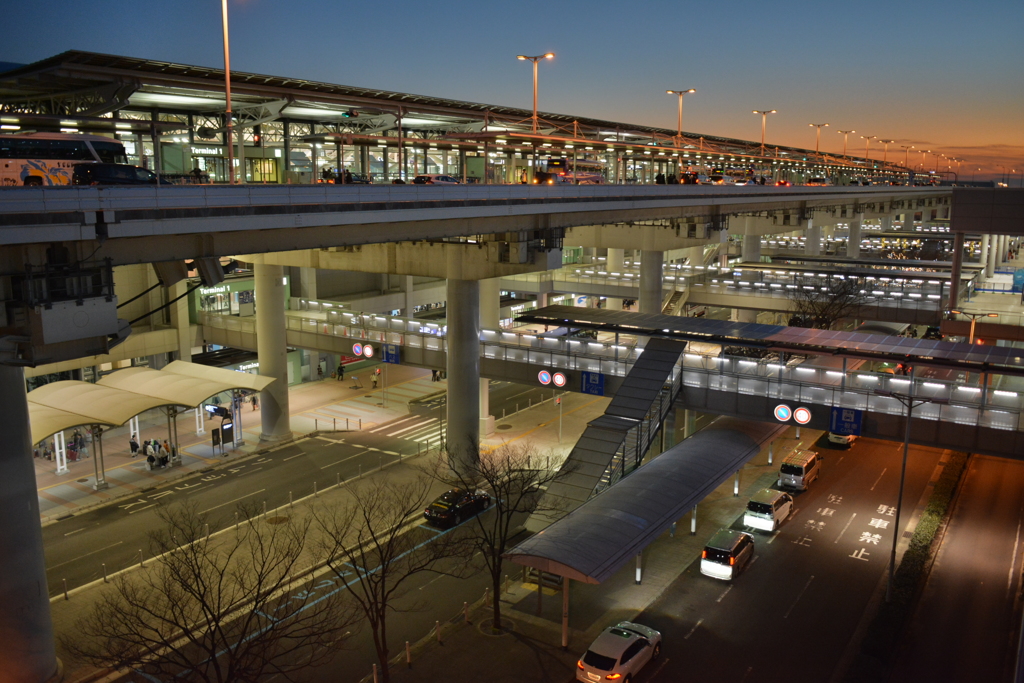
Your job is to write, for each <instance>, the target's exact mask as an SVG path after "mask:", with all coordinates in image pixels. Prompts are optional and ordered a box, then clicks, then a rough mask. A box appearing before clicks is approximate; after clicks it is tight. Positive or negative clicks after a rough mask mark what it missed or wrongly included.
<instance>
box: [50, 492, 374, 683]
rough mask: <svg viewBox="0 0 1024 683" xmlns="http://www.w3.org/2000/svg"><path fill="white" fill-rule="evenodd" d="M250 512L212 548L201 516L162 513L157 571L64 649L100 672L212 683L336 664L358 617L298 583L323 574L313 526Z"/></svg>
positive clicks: (124, 587)
mask: <svg viewBox="0 0 1024 683" xmlns="http://www.w3.org/2000/svg"><path fill="white" fill-rule="evenodd" d="M240 512H241V515H242V521H241V522H240V523H239V524H238V525H237V528H236V529H235V530H227V531H224V532H222V533H220V534H217V535H214V536H212V537H211V536H210V535H209V529H208V527H207V522H206V517H205V516H204V515H203V514H201V513H199V512H198V510H197V506H196V505H195V504H186V505H183V506H180V507H173V508H167V509H164V510H163V511H161V512H160V513H158V514H159V515H160V518H161V520H162V521H163V522H164V525H165V528H164V529H163V530H161V531H158V532H156V533H153V534H151V536H150V538H151V546H152V549H153V551H154V552H155V554H156V558H155V559H154V560H153V561H152V564H150V565H148V566H147V567H146V568H145V569H140V570H138V571H133V572H128V573H125V574H122V575H120V576H118V577H117V578H116V579H114V581H113V586H112V588H111V589H110V590H109V591H108V592H106V593H105V594H104V595H103V597H102V598H101V600H100V602H99V603H98V604H97V605H96V606H95V607H94V608H93V610H92V611H91V613H89V614H88V615H87V616H85V617H84V618H82V619H81V620H79V622H78V625H77V628H76V629H75V630H74V632H73V635H71V634H69V635H67V636H64V637H62V639H61V640H62V645H63V646H64V647H65V648H66V649H67V650H68V651H70V652H71V653H72V654H73V655H76V656H78V657H81V658H82V659H84V660H85V661H87V662H89V663H91V664H93V665H95V666H100V667H110V668H113V669H119V670H120V669H138V670H141V671H145V672H147V673H149V674H152V675H153V676H155V677H156V678H159V679H161V680H182V681H202V682H203V683H235V682H239V683H250V682H251V683H256V681H260V680H264V679H265V677H266V676H270V675H273V674H278V675H281V676H283V677H284V678H286V679H291V675H292V674H293V673H294V672H296V671H298V670H300V669H302V668H304V667H308V666H315V665H318V664H321V663H324V662H326V661H327V660H328V659H329V658H330V657H331V656H333V654H334V652H335V650H336V649H337V645H338V641H339V640H340V639H341V638H342V637H343V634H344V632H345V629H346V628H348V627H349V626H350V625H352V624H353V623H355V621H356V617H357V613H356V611H355V610H354V609H352V607H351V605H350V604H348V605H346V603H345V602H344V599H343V594H342V591H339V590H335V591H333V592H331V593H326V594H325V592H324V591H321V592H320V594H319V595H318V594H317V590H316V588H315V587H314V586H313V585H312V582H311V581H308V580H302V579H298V580H297V579H296V578H295V577H301V576H302V574H303V571H304V570H305V569H307V568H310V567H309V565H310V564H313V565H315V564H316V560H315V558H313V557H312V556H311V550H312V547H313V544H312V541H311V538H310V537H309V531H310V528H311V522H310V521H308V520H306V521H293V520H292V519H287V520H286V519H283V518H280V519H276V520H267V519H261V518H260V516H259V514H258V512H257V511H256V509H255V507H251V508H246V509H241V510H240ZM319 566H322V564H320V565H319Z"/></svg>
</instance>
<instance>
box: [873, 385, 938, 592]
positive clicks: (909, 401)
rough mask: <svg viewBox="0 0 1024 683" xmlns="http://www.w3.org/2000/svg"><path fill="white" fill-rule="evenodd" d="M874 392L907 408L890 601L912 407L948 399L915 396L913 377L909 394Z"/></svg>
mask: <svg viewBox="0 0 1024 683" xmlns="http://www.w3.org/2000/svg"><path fill="white" fill-rule="evenodd" d="M875 394H877V395H878V396H885V397H887V398H894V399H896V400H897V401H899V402H900V403H902V404H903V405H904V406H906V408H907V426H906V429H905V430H904V433H903V467H902V469H900V492H899V495H898V496H897V498H896V520H895V522H894V523H893V530H892V551H891V552H890V554H889V576H888V578H887V580H886V585H885V601H886V602H890V601H891V600H892V576H893V574H894V573H895V571H896V543H897V541H899V538H900V512H902V510H903V485H904V482H905V480H906V477H907V452H908V451H909V450H910V418H911V417H912V416H913V414H914V408H916V407H918V406H921V405H924V404H925V403H938V404H940V405H946V404H948V403H949V399H948V398H923V397H922V398H915V397H914V380H913V378H911V380H910V393H909V394H897V393H894V392H892V391H887V390H882V389H879V390H878V391H876V392H875Z"/></svg>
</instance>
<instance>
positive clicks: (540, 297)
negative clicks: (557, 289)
mask: <svg viewBox="0 0 1024 683" xmlns="http://www.w3.org/2000/svg"><path fill="white" fill-rule="evenodd" d="M548 298H549V297H548V292H538V293H537V308H544V307H545V306H547V305H548Z"/></svg>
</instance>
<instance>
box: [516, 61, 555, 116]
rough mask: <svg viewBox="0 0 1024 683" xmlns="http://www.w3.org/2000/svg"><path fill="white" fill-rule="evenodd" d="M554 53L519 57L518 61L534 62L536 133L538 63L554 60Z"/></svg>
mask: <svg viewBox="0 0 1024 683" xmlns="http://www.w3.org/2000/svg"><path fill="white" fill-rule="evenodd" d="M554 57H555V53H554V52H546V53H544V54H542V55H537V56H536V57H527V56H526V55H517V56H516V59H518V60H520V61H530V62H533V128H532V131H533V132H534V133H536V132H537V62H539V61H540V60H542V59H554Z"/></svg>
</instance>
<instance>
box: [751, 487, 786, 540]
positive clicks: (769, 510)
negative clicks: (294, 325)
mask: <svg viewBox="0 0 1024 683" xmlns="http://www.w3.org/2000/svg"><path fill="white" fill-rule="evenodd" d="M792 513H793V496H791V495H789V494H788V493H783V492H782V491H776V490H775V489H761V490H760V491H758V492H757V493H755V494H754V496H753V498H751V499H750V502H749V503H747V509H746V511H745V512H744V513H743V524H744V526H748V527H750V528H752V529H760V530H761V531H775V530H776V529H778V528H779V525H780V524H782V523H783V522H784V521H786V518H787V517H789V516H790V515H791V514H792Z"/></svg>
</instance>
